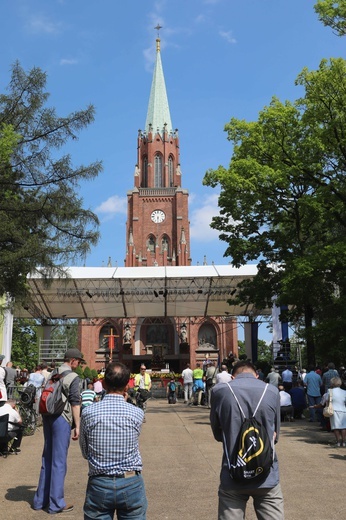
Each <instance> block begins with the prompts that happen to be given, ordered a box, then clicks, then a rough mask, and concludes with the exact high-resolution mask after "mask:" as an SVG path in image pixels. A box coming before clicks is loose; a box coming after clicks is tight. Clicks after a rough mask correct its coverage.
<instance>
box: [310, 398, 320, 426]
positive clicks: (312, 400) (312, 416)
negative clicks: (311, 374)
mask: <svg viewBox="0 0 346 520" xmlns="http://www.w3.org/2000/svg"><path fill="white" fill-rule="evenodd" d="M321 399H322V397H321V396H320V395H319V396H314V395H309V394H308V405H309V407H310V406H314V405H315V404H320V402H321ZM315 413H316V414H317V417H318V420H319V421H320V422H322V417H323V415H322V408H318V409H317V411H315V409H314V408H309V414H310V421H314V420H315Z"/></svg>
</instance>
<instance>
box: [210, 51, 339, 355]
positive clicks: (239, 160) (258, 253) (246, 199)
mask: <svg viewBox="0 0 346 520" xmlns="http://www.w3.org/2000/svg"><path fill="white" fill-rule="evenodd" d="M297 84H299V85H301V86H302V87H303V88H304V90H305V95H304V96H303V97H302V98H300V99H298V100H297V101H296V102H294V103H291V102H288V101H286V102H285V103H282V102H281V101H280V100H278V99H277V98H275V97H274V98H273V99H272V101H271V103H270V105H269V106H267V107H264V109H263V110H262V111H261V112H260V114H259V117H258V120H257V121H254V122H246V121H243V120H238V119H235V118H233V119H232V120H231V121H230V123H228V124H227V125H226V127H225V130H226V131H227V133H228V139H229V140H230V141H232V142H233V143H234V150H233V156H232V158H231V162H230V166H229V168H228V169H226V168H224V167H222V166H220V167H219V168H218V169H217V170H209V171H208V172H207V173H206V175H205V178H204V183H205V184H207V185H209V186H216V185H220V187H221V193H220V197H219V207H220V215H219V216H218V217H214V218H213V221H212V227H213V228H215V229H217V230H219V231H220V232H221V234H220V238H221V239H222V240H224V241H226V242H227V244H228V247H227V249H226V252H225V256H231V257H232V258H233V263H234V265H236V266H240V265H242V264H245V263H247V262H254V261H257V262H258V276H257V277H255V279H254V280H253V281H251V282H249V281H247V282H245V283H244V284H243V285H242V290H241V292H240V293H239V294H238V296H237V298H236V301H237V302H238V303H239V302H241V303H249V302H254V303H255V305H256V306H257V308H258V309H261V308H264V307H268V306H271V305H272V298H273V296H275V295H279V302H282V303H287V304H289V305H290V313H289V314H290V316H289V317H290V319H296V320H299V319H300V318H301V316H303V317H304V326H305V336H306V341H307V355H308V361H309V363H311V362H314V361H315V338H316V334H317V336H319V335H320V337H319V341H321V340H322V337H323V338H324V340H325V339H326V334H327V331H329V332H330V330H331V327H330V325H331V323H328V321H329V319H330V320H335V312H336V311H338V315H337V316H338V318H337V319H338V320H339V324H338V326H336V325H334V333H335V335H334V336H333V339H334V341H337V342H338V343H340V341H341V342H343V341H344V332H343V330H344V329H345V325H346V314H345V311H344V310H343V309H344V308H345V303H346V301H345V296H344V295H345V288H346V287H345V283H346V277H345V272H346V241H345V233H346V214H345V207H346V206H345V201H346V180H345V179H346V177H345V172H346V134H345V128H346V62H345V61H344V60H342V59H331V60H330V61H327V60H322V62H321V64H320V67H319V69H318V70H317V71H308V70H307V69H304V70H303V71H302V73H301V74H300V75H299V76H298V78H297ZM326 310H327V312H326ZM316 325H317V326H318V327H319V328H317V329H316V328H314V327H315V326H316ZM330 339H331V338H330V337H329V340H330Z"/></svg>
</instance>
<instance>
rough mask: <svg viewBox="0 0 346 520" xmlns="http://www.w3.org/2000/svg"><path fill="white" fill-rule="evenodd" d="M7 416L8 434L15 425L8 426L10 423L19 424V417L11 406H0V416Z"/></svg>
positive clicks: (6, 404)
mask: <svg viewBox="0 0 346 520" xmlns="http://www.w3.org/2000/svg"><path fill="white" fill-rule="evenodd" d="M7 414H8V420H9V423H8V431H9V432H10V431H12V430H14V429H15V425H14V424H10V422H11V423H19V422H20V421H21V419H20V415H19V413H18V412H17V410H14V408H12V406H11V405H10V404H8V403H5V404H4V406H0V416H3V415H7Z"/></svg>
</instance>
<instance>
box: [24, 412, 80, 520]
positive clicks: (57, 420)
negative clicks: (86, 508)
mask: <svg viewBox="0 0 346 520" xmlns="http://www.w3.org/2000/svg"><path fill="white" fill-rule="evenodd" d="M42 422H43V434H44V447H43V454H42V467H41V473H40V478H39V482H38V487H37V491H36V493H35V496H34V502H33V508H34V509H44V508H46V507H48V512H49V513H58V512H59V511H61V509H63V508H64V507H65V506H66V502H65V499H64V482H65V476H66V471H67V453H68V448H69V445H70V439H71V426H70V424H69V423H68V422H67V421H66V420H65V419H64V418H63V417H62V416H61V415H59V416H54V417H53V416H43V417H42Z"/></svg>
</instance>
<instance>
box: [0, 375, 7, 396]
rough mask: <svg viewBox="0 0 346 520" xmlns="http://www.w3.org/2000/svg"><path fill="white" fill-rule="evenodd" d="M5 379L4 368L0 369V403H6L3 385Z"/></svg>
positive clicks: (5, 391) (5, 392)
mask: <svg viewBox="0 0 346 520" xmlns="http://www.w3.org/2000/svg"><path fill="white" fill-rule="evenodd" d="M5 377H6V372H5V369H4V367H0V392H1V396H0V401H7V390H6V386H5V383H4V381H5Z"/></svg>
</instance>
